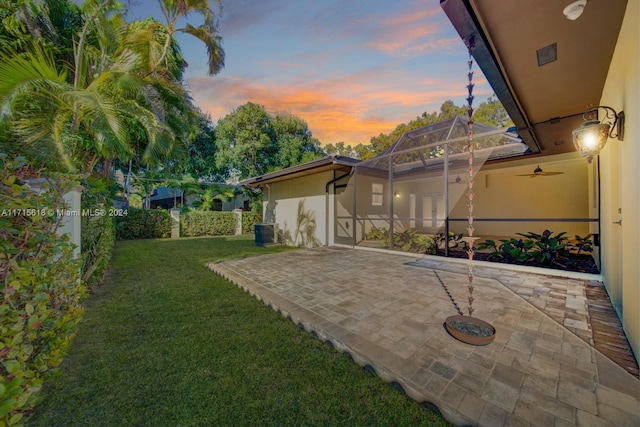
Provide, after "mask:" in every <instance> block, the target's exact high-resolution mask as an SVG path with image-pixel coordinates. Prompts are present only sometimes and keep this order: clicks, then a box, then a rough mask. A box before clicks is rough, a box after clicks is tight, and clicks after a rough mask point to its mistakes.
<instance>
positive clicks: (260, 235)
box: [255, 223, 278, 246]
mask: <svg viewBox="0 0 640 427" xmlns="http://www.w3.org/2000/svg"><path fill="white" fill-rule="evenodd" d="M255 234H256V245H259V246H266V245H273V244H276V243H278V224H275V223H262V224H256V225H255Z"/></svg>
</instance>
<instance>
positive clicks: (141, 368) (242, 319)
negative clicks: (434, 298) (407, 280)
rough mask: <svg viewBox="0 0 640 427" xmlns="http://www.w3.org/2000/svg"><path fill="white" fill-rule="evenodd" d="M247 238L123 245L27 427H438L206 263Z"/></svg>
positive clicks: (244, 244)
mask: <svg viewBox="0 0 640 427" xmlns="http://www.w3.org/2000/svg"><path fill="white" fill-rule="evenodd" d="M283 250H287V248H282V247H272V248H269V249H266V248H261V247H257V246H255V245H254V244H253V241H252V239H251V237H247V236H243V237H216V238H194V239H180V240H144V241H128V242H120V243H118V244H117V246H116V250H115V252H114V256H113V260H112V268H111V271H110V273H109V276H108V278H107V280H106V283H105V284H104V285H103V286H101V287H100V288H98V289H97V290H96V291H95V293H94V294H93V295H92V296H91V298H90V299H89V300H88V302H87V310H86V312H85V315H84V319H83V321H82V323H81V327H80V332H79V333H78V335H77V336H76V338H75V341H74V343H73V345H72V348H71V351H70V353H69V354H68V355H67V357H66V359H65V361H64V363H63V364H62V367H61V375H58V376H57V377H56V378H54V379H52V380H51V381H50V382H48V383H47V384H46V385H45V387H44V389H43V392H42V394H43V396H44V399H43V401H42V402H41V403H40V404H39V405H38V406H37V407H36V410H35V413H34V415H33V416H32V417H31V419H30V420H29V425H34V426H83V427H84V426H223V425H224V426H258V425H260V426H265V425H272V426H293V425H319V426H328V425H344V426H353V425H384V426H389V425H407V426H417V425H429V426H431V425H447V424H446V423H445V422H444V421H443V420H442V418H441V417H440V416H439V415H436V414H435V413H433V412H431V411H429V410H428V409H427V408H425V407H424V406H421V405H419V404H418V403H416V402H414V401H412V400H411V399H409V398H408V397H406V396H405V395H403V394H401V393H400V392H398V391H397V390H395V389H394V388H392V387H390V386H389V385H387V384H385V383H383V382H382V381H381V380H380V379H379V378H377V377H374V376H371V375H370V374H368V373H367V372H366V371H365V370H364V369H362V368H360V367H359V366H357V365H356V364H355V363H353V362H352V361H350V360H348V359H347V358H346V357H345V356H343V355H341V354H340V353H338V352H337V351H335V350H333V349H331V348H329V347H328V346H326V345H325V344H323V343H321V342H320V341H319V340H317V339H316V338H314V337H312V336H311V335H309V334H307V333H306V332H304V331H301V330H300V329H299V328H298V327H297V326H296V325H294V324H293V323H291V322H290V321H287V320H286V319H284V318H282V316H280V315H279V314H277V313H275V312H274V311H272V310H271V309H269V308H267V307H266V306H264V305H263V304H262V303H260V302H259V301H257V300H256V299H254V298H253V297H251V296H249V295H248V294H246V293H245V292H243V291H241V290H239V289H238V288H236V287H235V286H234V285H232V284H231V283H229V282H227V281H226V280H224V279H222V278H220V277H218V276H217V275H215V274H214V273H212V272H210V271H209V270H208V269H206V267H205V263H206V262H208V261H213V260H217V259H221V258H227V257H245V256H253V255H259V254H264V253H271V252H277V251H283Z"/></svg>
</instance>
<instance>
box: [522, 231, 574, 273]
mask: <svg viewBox="0 0 640 427" xmlns="http://www.w3.org/2000/svg"><path fill="white" fill-rule="evenodd" d="M517 234H518V235H520V236H523V237H526V238H527V239H530V241H531V242H532V247H531V252H530V254H529V255H530V257H531V258H533V259H534V260H535V261H536V262H538V263H540V264H543V265H544V264H556V265H561V266H562V264H561V263H560V262H559V261H560V260H561V259H566V258H567V256H569V250H568V248H567V245H568V242H567V240H568V239H567V237H566V236H565V234H566V232H561V233H558V234H556V235H554V234H553V232H552V231H550V230H544V231H543V232H542V234H537V233H533V232H529V233H517Z"/></svg>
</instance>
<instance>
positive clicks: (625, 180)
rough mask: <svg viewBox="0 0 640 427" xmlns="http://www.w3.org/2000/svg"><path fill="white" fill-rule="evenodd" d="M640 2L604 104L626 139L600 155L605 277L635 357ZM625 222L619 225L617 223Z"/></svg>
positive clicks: (638, 334)
mask: <svg viewBox="0 0 640 427" xmlns="http://www.w3.org/2000/svg"><path fill="white" fill-rule="evenodd" d="M639 27H640V2H639V1H629V2H628V3H627V10H626V13H625V17H624V21H623V23H622V28H621V30H620V34H619V36H618V42H617V45H616V49H615V52H614V55H613V59H612V61H611V64H610V66H609V73H608V75H607V81H606V84H605V87H604V90H603V93H602V98H601V100H600V105H607V106H610V107H612V108H613V109H615V110H616V111H621V110H624V112H625V115H626V124H625V130H624V132H625V133H624V141H618V140H616V139H611V138H610V139H609V141H608V142H607V145H606V146H605V147H604V149H603V150H602V152H601V153H600V159H599V161H600V178H601V181H600V188H601V212H602V221H601V224H602V273H603V276H604V280H605V285H606V287H607V290H608V291H609V296H610V297H611V301H612V302H613V304H614V306H615V307H616V308H617V309H618V311H619V314H620V315H621V317H622V324H623V327H624V329H625V332H626V333H627V337H628V339H629V342H630V343H631V347H632V348H633V350H634V352H635V355H636V358H638V355H640V263H639V262H638V242H640V224H639V222H640V184H639V183H640V167H639V166H638V165H640V125H639V121H638V119H639V118H640V53H639V52H640V30H639ZM619 220H622V224H621V225H618V224H615V223H614V222H617V221H619Z"/></svg>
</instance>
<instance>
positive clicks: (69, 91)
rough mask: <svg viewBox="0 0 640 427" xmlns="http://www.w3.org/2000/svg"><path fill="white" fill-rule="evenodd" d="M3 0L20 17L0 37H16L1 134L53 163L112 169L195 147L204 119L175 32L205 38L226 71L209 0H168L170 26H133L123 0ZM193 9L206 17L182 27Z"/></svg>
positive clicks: (8, 58) (2, 88) (1, 54)
mask: <svg viewBox="0 0 640 427" xmlns="http://www.w3.org/2000/svg"><path fill="white" fill-rule="evenodd" d="M2 1H3V3H6V4H7V5H8V6H11V9H10V12H11V13H12V14H11V15H9V16H8V17H7V19H3V21H2V24H3V25H2V27H0V38H3V40H4V39H8V40H9V41H14V42H15V43H6V44H4V46H5V48H3V49H2V51H0V106H1V107H2V114H0V134H2V135H3V138H4V139H6V140H8V142H9V143H10V144H11V146H12V147H17V148H18V149H20V150H22V151H25V152H27V153H28V154H29V155H30V156H31V157H33V158H34V159H36V160H39V161H42V162H43V163H44V164H48V165H50V166H57V165H58V164H61V165H62V166H63V168H64V169H66V170H79V171H80V172H82V173H83V174H89V173H91V172H94V171H95V170H99V171H102V172H103V173H104V174H105V175H107V174H108V173H110V166H111V162H112V161H113V160H114V159H120V160H123V161H128V160H129V159H132V158H135V159H137V161H138V162H140V163H144V164H147V165H149V164H151V165H153V164H156V163H158V162H163V161H167V160H168V159H173V158H177V157H179V156H180V155H183V154H186V147H185V142H186V141H187V140H188V138H189V136H190V135H191V134H192V133H193V129H194V123H195V119H194V117H195V116H194V113H193V107H192V105H191V103H190V100H189V98H188V96H187V93H186V91H185V90H184V88H183V86H182V85H181V78H182V71H183V69H184V67H185V65H186V63H185V62H184V60H183V59H182V57H181V55H180V52H179V48H178V45H177V42H176V41H175V38H174V35H175V34H176V33H177V32H184V33H188V34H192V35H194V36H196V37H198V38H199V39H200V40H202V41H204V42H205V44H206V46H207V49H208V50H209V52H210V54H211V55H210V73H212V74H213V73H215V72H217V71H219V70H220V68H221V67H222V65H223V58H224V53H223V51H222V48H221V45H220V43H221V39H220V37H219V36H218V35H217V24H216V21H215V14H214V13H213V11H212V10H211V9H210V8H209V2H208V1H204V0H202V1H197V0H161V1H160V4H161V8H162V10H163V13H164V15H165V18H166V21H167V24H166V25H162V24H160V23H158V22H157V21H153V20H145V21H134V22H132V23H130V24H127V23H126V22H125V20H124V18H123V14H122V12H123V9H122V4H121V3H119V2H117V1H115V0H87V1H85V2H84V3H83V5H82V9H78V8H77V6H75V5H74V4H73V3H70V2H68V1H62V2H56V1H53V0H46V1H45V2H44V3H43V4H42V5H41V6H37V4H39V3H36V2H31V1H13V0H2ZM65 8H66V9H65ZM25 10H28V11H29V13H27V14H25V12H24V11H25ZM190 12H195V13H197V14H200V15H201V16H203V17H204V24H203V25H201V26H200V27H194V26H192V25H191V24H188V23H187V24H186V25H185V26H184V27H182V28H178V27H177V26H176V23H177V21H178V20H180V19H182V18H185V17H186V16H187V14H188V13H190ZM19 16H22V17H24V16H34V17H37V18H38V19H22V20H21V19H18V18H16V17H19ZM49 18H50V19H49ZM67 18H69V19H67ZM69 23H73V25H68V24H69ZM64 24H67V25H64ZM56 25H57V26H56ZM7 27H8V28H7ZM69 28H72V29H73V31H69ZM44 30H46V34H47V37H45V39H44V40H45V42H44V43H43V42H42V41H41V37H40V36H41V35H42V34H43V33H44V32H45V31H44ZM47 40H55V43H53V42H47ZM57 46H68V48H66V50H64V49H63V50H60V49H58V48H57ZM69 49H71V50H69ZM69 52H71V53H72V54H69ZM62 58H65V59H63V60H60V59H62ZM139 166H140V165H138V167H139Z"/></svg>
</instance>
